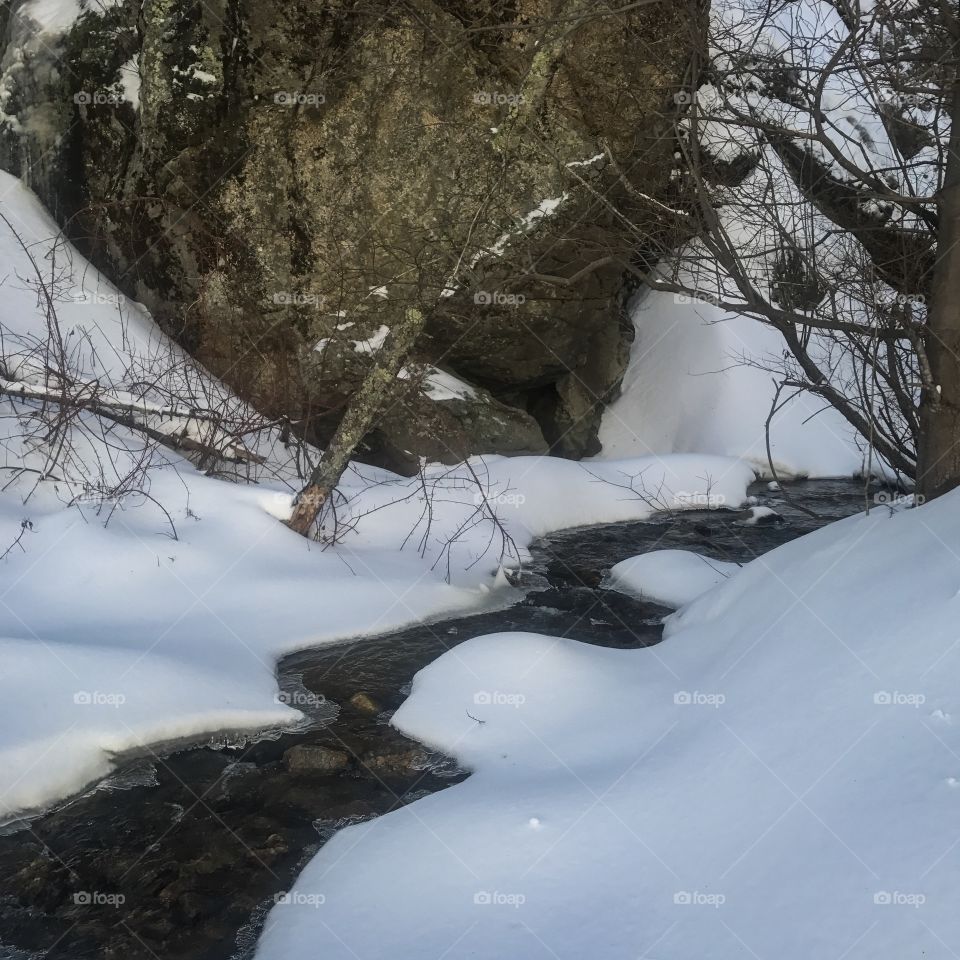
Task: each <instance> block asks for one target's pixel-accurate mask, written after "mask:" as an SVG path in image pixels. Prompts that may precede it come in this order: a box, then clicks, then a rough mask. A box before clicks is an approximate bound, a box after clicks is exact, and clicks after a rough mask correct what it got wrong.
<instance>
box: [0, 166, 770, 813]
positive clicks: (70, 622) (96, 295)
mask: <svg viewBox="0 0 960 960" xmlns="http://www.w3.org/2000/svg"><path fill="white" fill-rule="evenodd" d="M0 195H2V196H3V202H2V206H0V212H2V213H3V214H4V215H5V216H6V217H7V218H8V219H9V220H10V222H11V224H13V225H14V227H15V228H16V230H17V231H18V233H19V234H20V236H21V238H22V240H23V244H24V245H25V246H26V247H27V248H28V249H29V250H31V251H32V253H33V255H34V257H35V258H36V259H37V261H38V263H39V264H41V265H42V266H43V270H44V271H45V273H46V274H48V275H54V276H58V277H59V280H58V282H57V284H56V287H55V290H54V293H55V294H56V296H55V299H56V307H57V310H56V312H57V319H58V325H57V328H56V329H57V330H58V331H59V333H55V334H54V335H53V336H54V342H56V341H57V339H58V338H60V339H62V341H63V342H64V344H66V346H65V348H64V352H65V360H64V365H65V368H66V372H67V373H68V374H69V376H70V378H71V379H72V380H74V381H75V382H76V383H77V384H83V385H85V387H84V389H85V391H86V395H100V396H102V397H103V398H104V399H105V400H109V401H110V402H116V403H126V404H129V405H130V406H131V407H132V408H134V409H136V410H138V411H140V412H141V414H142V415H143V417H144V418H145V419H147V420H148V422H150V423H152V424H153V425H154V426H155V427H156V429H158V430H160V431H168V432H169V433H170V434H171V435H180V434H181V433H182V432H186V433H187V434H188V435H189V436H197V437H200V438H204V437H206V438H207V439H211V437H210V436H208V434H207V433H205V432H204V431H205V430H206V426H205V424H204V423H203V422H202V419H201V418H200V417H199V413H201V412H202V411H203V410H204V409H207V408H213V409H218V410H224V411H227V412H228V413H230V414H231V415H233V416H236V417H237V418H238V420H239V421H240V422H246V419H245V418H248V417H253V412H252V411H249V410H247V409H246V408H245V407H244V405H243V404H242V403H241V402H240V401H238V400H237V399H236V398H234V397H232V396H231V394H230V393H229V391H228V390H227V388H226V387H225V386H224V385H223V384H221V383H219V382H218V381H216V380H215V379H214V378H213V377H211V376H210V375H209V373H207V372H206V371H205V370H204V369H203V368H202V367H199V366H198V365H197V364H196V363H194V362H193V361H192V360H190V358H189V357H187V356H186V355H184V354H183V353H182V352H181V351H179V350H178V349H177V348H176V347H175V346H174V345H173V344H171V343H170V342H169V341H168V340H166V338H165V337H164V336H163V335H162V334H161V333H160V332H159V331H158V329H157V328H156V327H155V326H154V324H153V321H152V319H151V318H150V316H149V314H148V312H147V311H146V310H145V309H144V308H143V307H142V306H141V305H139V304H137V303H134V302H132V301H128V300H126V299H125V298H124V297H123V296H122V295H121V294H120V293H119V292H118V291H117V290H116V289H115V288H114V287H112V286H111V285H110V284H109V283H108V282H107V281H106V280H105V279H104V278H103V277H101V276H100V275H99V274H98V273H97V272H96V270H95V269H94V268H93V267H92V266H91V265H90V264H89V263H87V262H86V261H85V260H84V259H83V258H82V257H81V256H80V255H79V254H78V253H77V252H76V251H74V250H72V248H70V246H69V245H68V244H65V243H64V242H63V240H62V238H58V236H57V228H56V226H55V224H54V223H53V222H52V220H51V219H50V218H49V217H48V216H47V214H46V213H45V212H44V211H43V209H42V207H41V205H40V204H39V202H38V201H37V199H36V197H35V196H34V195H33V194H32V193H31V192H30V191H29V190H27V189H26V188H25V187H23V186H22V185H21V184H20V183H19V182H18V181H16V180H15V179H14V178H12V177H10V176H8V175H6V174H3V175H0ZM54 252H56V263H55V264H52V263H51V257H52V256H53V254H54ZM0 259H2V261H3V262H4V265H5V269H4V276H5V280H4V284H3V297H2V299H0V327H2V328H3V332H4V345H5V350H4V354H5V362H6V366H7V370H6V378H5V379H6V381H7V382H8V384H9V385H11V386H12V387H13V388H14V389H19V388H20V387H21V386H22V387H23V388H24V390H25V391H27V390H28V389H29V391H39V392H43V391H44V390H47V389H49V388H48V386H47V379H46V374H45V373H44V369H43V362H44V358H45V357H46V353H45V350H46V345H47V344H48V342H49V341H48V336H50V335H51V333H50V331H48V328H47V322H46V319H45V313H44V311H43V310H42V309H40V307H39V306H38V304H42V303H43V302H44V299H43V297H39V299H38V290H37V286H36V277H35V274H34V272H33V269H32V266H31V264H30V262H29V259H28V258H27V256H26V253H25V252H24V249H23V247H22V246H21V245H20V243H19V242H18V241H17V240H16V238H15V237H14V235H13V233H12V232H11V231H10V230H9V229H7V228H6V227H4V228H3V229H0ZM147 373H149V374H150V376H149V377H148V376H147ZM439 373H440V372H439V371H436V372H435V373H434V374H433V377H434V379H433V380H431V381H430V382H431V383H432V384H433V385H434V388H435V389H438V390H439V389H445V390H449V391H450V392H453V391H454V390H461V389H462V387H460V386H458V385H457V384H456V383H451V382H449V381H447V380H445V379H443V378H441V377H439ZM144 384H146V386H145V385H144ZM46 402H47V403H48V404H49V403H51V402H55V398H54V400H50V399H48V400H47V401H46ZM38 406H39V401H33V400H30V399H24V398H20V397H17V398H10V397H7V398H4V399H2V400H0V471H2V472H3V474H4V481H3V489H2V491H0V554H2V553H3V552H4V551H6V553H5V555H4V556H3V559H2V560H0V815H12V814H14V813H15V812H18V811H23V810H30V809H34V808H37V807H40V806H42V805H45V804H49V803H51V802H53V801H55V800H57V799H59V798H62V797H64V796H67V795H68V794H70V793H73V792H75V791H77V790H79V789H80V788H82V787H83V786H84V785H86V784H87V783H89V782H90V781H91V780H93V779H96V778H98V777H101V776H103V775H105V774H106V773H108V772H109V770H110V769H111V767H112V765H113V762H114V758H115V757H116V755H117V754H121V753H123V752H124V751H127V750H130V749H135V748H140V747H143V746H144V745H148V744H157V743H162V742H166V741H170V740H174V739H177V738H183V737H189V736H197V735H200V734H206V733H210V732H215V731H221V730H228V731H238V732H240V731H251V730H257V729H260V728H262V727H264V726H265V725H277V724H283V723H292V722H296V721H297V720H298V719H299V718H300V714H299V713H298V712H297V711H296V710H293V709H291V708H290V707H289V706H288V705H286V704H284V703H282V702H279V700H278V698H277V694H278V689H277V683H276V677H275V663H276V660H277V658H278V657H279V656H281V655H283V654H285V653H288V652H291V651H293V650H297V649H301V648H303V647H306V646H308V645H314V644H319V643H326V642H332V641H335V640H343V639H347V638H351V637H356V636H360V635H370V634H374V633H378V632H385V631H387V630H393V629H396V628H399V627H401V626H404V625H407V624H410V623H415V622H422V621H424V620H427V619H430V618H431V617H437V616H440V615H441V614H451V613H454V612H456V611H461V610H468V609H469V610H476V609H478V608H480V607H482V606H483V605H485V604H490V603H497V604H499V603H505V602H508V601H510V600H513V599H516V598H517V594H516V593H515V592H514V589H513V588H512V587H510V586H509V584H508V583H507V581H506V579H505V577H504V575H503V567H504V566H513V567H516V566H519V565H522V563H523V562H524V560H525V558H526V556H527V547H528V546H529V544H530V542H531V540H532V539H533V538H534V537H536V536H540V535H542V534H545V533H547V532H549V531H550V530H552V529H557V528H560V527H564V526H573V525H576V524H581V523H600V522H613V521H616V520H621V519H637V518H643V517H647V516H649V515H650V514H651V513H652V512H654V511H655V510H657V509H682V508H684V507H687V506H689V505H691V504H692V503H695V502H697V499H698V498H701V497H703V496H707V495H708V494H713V493H716V494H717V495H719V496H722V497H723V498H724V500H725V502H728V503H740V502H742V501H743V500H744V498H745V495H746V487H747V484H748V483H750V482H751V480H752V479H753V477H754V473H753V470H752V469H751V467H750V466H749V465H748V464H745V463H742V462H740V461H737V460H734V459H731V458H725V457H711V456H693V455H681V456H675V457H665V458H655V457H647V458H634V459H630V460H625V461H622V462H609V463H602V464H591V465H590V466H589V468H587V467H584V466H583V465H581V464H577V463H572V462H569V461H564V460H555V459H551V458H548V457H521V458H513V459H508V458H504V457H475V458H473V459H471V460H470V461H468V462H467V463H464V464H458V465H456V466H453V467H448V466H443V465H439V464H427V465H425V467H424V476H423V483H421V481H420V479H419V478H412V479H411V478H405V477H398V476H396V475H394V474H390V473H388V472H386V471H383V470H378V469H375V468H371V467H360V466H356V465H354V466H352V467H351V468H350V470H349V471H348V472H347V474H346V475H345V476H344V478H343V481H342V483H341V484H340V487H339V488H338V491H337V493H336V495H335V496H336V501H337V523H336V525H334V524H333V521H332V517H330V516H328V517H326V519H325V520H324V524H323V534H324V536H325V538H326V540H327V542H326V543H325V544H319V543H314V542H311V541H308V540H306V539H303V538H301V537H299V536H297V535H295V534H294V533H293V532H292V531H290V530H289V529H287V528H286V527H285V526H284V525H283V524H282V523H281V522H280V521H281V520H283V519H285V518H286V517H288V516H289V512H290V508H291V502H292V495H293V492H294V491H295V490H296V489H297V488H298V486H299V484H300V481H299V479H298V477H297V456H298V454H297V451H296V450H295V449H293V448H289V449H288V448H287V447H286V446H285V445H284V444H283V443H282V442H281V441H280V439H279V436H278V433H277V431H276V430H275V428H274V427H272V426H271V425H270V424H269V423H268V422H263V423H261V424H259V426H257V424H258V422H257V421H256V420H253V421H251V422H253V423H254V426H256V427H257V428H256V429H252V430H251V432H250V433H249V435H247V436H246V437H245V441H244V442H245V444H246V445H247V446H246V448H244V449H249V452H251V454H256V457H255V458H254V459H251V460H249V461H248V462H246V463H244V464H242V465H238V466H234V467H231V468H230V470H229V471H227V473H228V476H229V475H235V474H239V475H240V477H241V478H242V479H244V480H249V481H251V482H250V483H248V484H246V485H243V484H237V483H233V482H229V481H228V480H226V479H223V478H216V477H213V476H207V475H204V474H202V473H200V472H199V471H198V470H197V469H196V468H195V467H194V466H193V465H192V464H191V463H190V462H188V461H187V460H186V459H184V458H183V457H181V456H179V455H178V454H176V453H174V452H172V451H170V450H168V449H166V448H159V449H156V450H154V449H152V447H148V446H145V444H144V441H143V439H142V438H141V437H140V436H139V435H137V434H134V433H132V432H130V431H129V430H128V429H127V428H126V427H123V426H120V425H118V424H117V423H114V422H107V421H104V420H101V419H100V418H99V417H97V416H96V415H95V414H93V413H92V412H90V411H86V412H83V413H80V414H79V415H78V416H77V417H76V418H75V421H74V422H73V423H72V425H71V427H70V430H69V432H68V437H69V439H70V445H69V448H70V450H71V451H72V453H71V456H69V457H68V458H66V459H65V460H63V459H60V460H56V461H52V462H51V460H50V456H51V450H50V449H49V445H47V444H45V443H44V441H43V440H42V438H39V437H38V436H37V435H36V431H35V430H34V429H33V427H32V424H33V422H34V421H33V419H32V418H33V417H35V416H36V414H37V410H38ZM186 408H190V409H186ZM212 440H216V437H215V436H213V437H212ZM307 452H308V453H309V451H307ZM313 455H314V456H315V455H316V451H313ZM141 468H142V478H141V480H142V483H141V482H138V483H135V484H132V485H129V484H128V485H125V479H124V478H125V477H127V476H128V474H129V473H130V472H131V471H133V472H134V473H135V474H136V473H137V472H138V471H139V470H141ZM224 470H226V467H224ZM428 498H429V500H430V501H431V503H428V502H427V499H428ZM428 508H429V509H428ZM498 531H502V536H498ZM334 540H335V541H336V542H335V543H333V542H331V541H334ZM8 548H9V549H8Z"/></svg>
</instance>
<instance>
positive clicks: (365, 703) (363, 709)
mask: <svg viewBox="0 0 960 960" xmlns="http://www.w3.org/2000/svg"><path fill="white" fill-rule="evenodd" d="M350 706H351V707H353V708H354V710H358V711H359V712H360V713H365V714H367V715H368V716H376V715H377V714H378V713H380V711H381V710H382V709H383V707H381V706H380V704H379V703H377V701H376V700H374V699H373V697H371V696H370V695H369V694H367V693H364V692H363V691H362V690H360V691H358V692H357V693H355V694H354V695H353V696H352V697H351V698H350Z"/></svg>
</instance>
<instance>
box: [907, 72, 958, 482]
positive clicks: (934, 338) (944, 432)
mask: <svg viewBox="0 0 960 960" xmlns="http://www.w3.org/2000/svg"><path fill="white" fill-rule="evenodd" d="M950 121H951V130H950V147H949V150H948V151H947V168H946V172H945V174H944V181H943V189H942V190H941V191H940V195H939V197H938V203H937V206H938V210H939V214H940V223H939V228H938V234H937V264H936V267H935V269H934V275H933V292H932V297H931V302H930V309H929V311H928V313H927V329H926V331H925V336H924V345H925V347H926V352H927V356H928V358H929V361H930V373H931V377H932V380H933V384H932V386H930V387H928V388H927V389H925V390H924V391H923V396H922V397H921V400H920V442H919V450H918V451H917V453H918V456H917V487H916V489H917V494H918V495H919V496H922V497H924V498H925V499H927V500H930V499H932V498H934V497H939V496H940V495H941V494H943V493H946V492H947V491H948V490H952V489H953V488H954V487H956V486H958V485H960V76H955V78H954V84H953V104H952V107H951V111H950Z"/></svg>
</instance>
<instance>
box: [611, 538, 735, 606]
mask: <svg viewBox="0 0 960 960" xmlns="http://www.w3.org/2000/svg"><path fill="white" fill-rule="evenodd" d="M739 569H740V565H739V564H737V563H726V562H724V561H723V560H713V559H711V558H710V557H703V556H701V555H700V554H698V553H692V552H690V551H688V550H654V551H652V552H651V553H643V554H640V556H638V557H630V558H629V559H628V560H622V561H621V562H620V563H618V564H615V565H614V566H613V567H611V569H610V574H609V581H608V583H607V586H609V587H611V588H612V589H614V590H620V591H622V592H623V593H631V594H633V595H634V596H637V597H639V598H640V599H642V600H650V601H652V602H653V603H660V604H663V606H666V607H682V606H684V605H685V604H688V603H691V602H692V601H694V600H696V599H697V597H699V596H700V594H702V593H706V591H707V590H710V589H711V588H712V587H715V586H716V585H717V584H718V583H723V581H724V580H726V579H728V578H729V577H732V576H733V575H734V574H735V573H736V572H737V571H738V570H739Z"/></svg>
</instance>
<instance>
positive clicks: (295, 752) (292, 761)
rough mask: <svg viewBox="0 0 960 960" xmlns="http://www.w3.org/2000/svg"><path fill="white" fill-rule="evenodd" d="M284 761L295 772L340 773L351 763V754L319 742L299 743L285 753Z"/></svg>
mask: <svg viewBox="0 0 960 960" xmlns="http://www.w3.org/2000/svg"><path fill="white" fill-rule="evenodd" d="M283 762H284V765H285V766H286V768H287V769H288V770H289V771H290V772H291V773H293V774H304V773H306V774H324V775H325V774H331V773H340V772H341V771H342V770H346V769H347V767H348V766H349V765H350V756H349V754H346V753H344V752H343V751H342V750H334V749H333V748H332V747H324V746H321V745H319V744H307V743H298V744H297V745H296V746H295V747H291V748H290V749H289V750H288V751H287V752H286V753H285V754H284V755H283Z"/></svg>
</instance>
